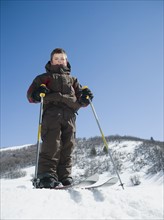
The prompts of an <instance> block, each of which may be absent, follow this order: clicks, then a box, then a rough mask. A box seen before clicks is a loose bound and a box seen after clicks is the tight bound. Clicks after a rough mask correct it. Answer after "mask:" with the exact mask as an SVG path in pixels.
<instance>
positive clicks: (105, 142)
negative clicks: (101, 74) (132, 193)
mask: <svg viewBox="0 0 164 220" xmlns="http://www.w3.org/2000/svg"><path fill="white" fill-rule="evenodd" d="M86 88H88V87H87V86H84V87H83V89H86ZM87 99H88V100H89V104H90V106H91V108H92V111H93V114H94V116H95V119H96V122H97V125H98V127H99V130H100V133H101V136H102V140H103V142H104V145H105V147H106V150H107V152H108V153H109V156H110V159H111V161H112V163H113V167H114V169H115V172H116V174H117V176H118V179H119V181H120V186H122V188H123V189H124V184H123V183H122V181H121V178H120V175H119V173H118V171H117V168H116V166H115V163H114V160H113V157H112V155H111V152H110V150H109V147H108V143H107V141H106V139H105V136H104V133H103V131H102V129H101V126H100V123H99V120H98V116H97V114H96V110H95V108H94V105H93V103H92V102H91V100H90V98H89V96H87Z"/></svg>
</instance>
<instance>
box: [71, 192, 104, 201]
mask: <svg viewBox="0 0 164 220" xmlns="http://www.w3.org/2000/svg"><path fill="white" fill-rule="evenodd" d="M84 190H85V189H84ZM86 190H87V189H86ZM90 191H91V192H92V194H93V197H94V200H95V201H97V202H103V201H104V200H105V198H104V195H103V194H102V193H101V191H99V190H98V189H91V190H90ZM68 192H69V194H70V198H71V199H72V200H73V201H75V202H76V203H80V202H81V200H82V196H83V194H82V193H81V192H79V191H77V190H75V189H71V190H68Z"/></svg>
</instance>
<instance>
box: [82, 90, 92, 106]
mask: <svg viewBox="0 0 164 220" xmlns="http://www.w3.org/2000/svg"><path fill="white" fill-rule="evenodd" d="M87 97H89V99H90V100H91V101H92V99H93V97H94V96H93V94H92V92H91V90H90V89H88V88H84V89H82V95H81V97H80V98H81V102H82V103H84V104H89V100H88V98H87Z"/></svg>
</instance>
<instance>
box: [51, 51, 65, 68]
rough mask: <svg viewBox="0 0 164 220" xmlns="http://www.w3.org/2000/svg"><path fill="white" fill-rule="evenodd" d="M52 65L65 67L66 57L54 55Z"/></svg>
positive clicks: (59, 54) (60, 54)
mask: <svg viewBox="0 0 164 220" xmlns="http://www.w3.org/2000/svg"><path fill="white" fill-rule="evenodd" d="M51 64H52V65H57V64H59V65H60V64H62V65H64V66H67V57H66V55H65V54H63V53H55V54H54V55H53V57H52V60H51Z"/></svg>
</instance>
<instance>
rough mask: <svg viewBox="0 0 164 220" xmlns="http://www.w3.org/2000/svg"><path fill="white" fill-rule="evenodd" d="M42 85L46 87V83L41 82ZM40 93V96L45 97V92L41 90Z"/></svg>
mask: <svg viewBox="0 0 164 220" xmlns="http://www.w3.org/2000/svg"><path fill="white" fill-rule="evenodd" d="M40 86H42V87H46V85H45V84H41V85H40ZM39 95H40V97H42V98H43V97H45V95H46V94H45V93H44V92H41V93H40V94H39Z"/></svg>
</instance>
